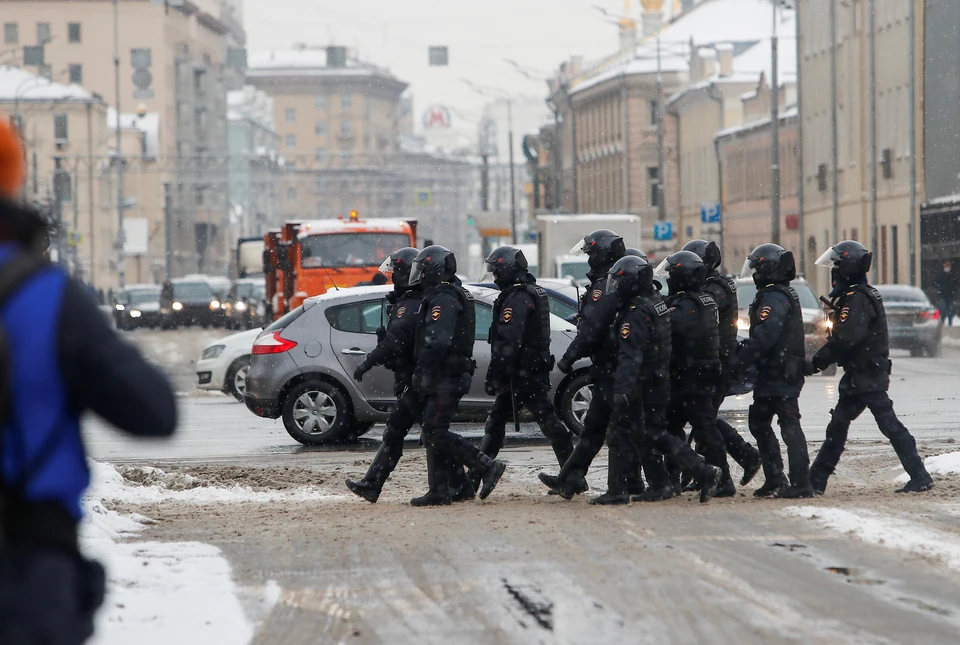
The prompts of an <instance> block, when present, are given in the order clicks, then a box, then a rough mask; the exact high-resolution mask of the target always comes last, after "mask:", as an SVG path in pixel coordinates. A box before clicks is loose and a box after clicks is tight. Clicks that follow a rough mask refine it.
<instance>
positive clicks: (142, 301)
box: [113, 284, 160, 329]
mask: <svg viewBox="0 0 960 645" xmlns="http://www.w3.org/2000/svg"><path fill="white" fill-rule="evenodd" d="M113 319H114V322H115V323H116V324H117V329H137V328H138V327H156V326H157V325H159V324H160V287H159V285H155V284H131V285H128V286H127V287H126V288H124V289H121V290H120V291H119V292H118V293H117V295H116V302H114V304H113Z"/></svg>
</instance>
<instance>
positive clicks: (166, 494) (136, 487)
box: [90, 462, 346, 504]
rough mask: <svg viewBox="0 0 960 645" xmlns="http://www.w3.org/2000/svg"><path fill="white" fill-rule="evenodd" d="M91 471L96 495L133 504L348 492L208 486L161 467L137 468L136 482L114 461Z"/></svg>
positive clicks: (331, 496) (302, 497)
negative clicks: (114, 464)
mask: <svg viewBox="0 0 960 645" xmlns="http://www.w3.org/2000/svg"><path fill="white" fill-rule="evenodd" d="M90 467H91V474H92V478H93V482H94V483H93V485H92V486H91V489H95V492H96V496H97V497H98V498H100V499H109V500H117V501H122V502H129V503H132V504H149V503H153V502H163V501H177V502H184V503H192V504H221V503H238V502H255V503H261V504H267V503H271V502H277V501H306V500H314V501H316V500H335V499H343V498H345V497H346V495H345V494H340V493H338V494H330V493H324V492H323V491H321V490H319V489H317V488H315V487H313V486H302V487H297V488H293V489H289V490H269V491H256V490H253V489H252V488H250V487H248V486H240V485H236V484H235V485H233V486H230V487H220V486H206V485H204V482H203V481H201V480H199V479H197V478H195V477H191V476H190V475H185V474H183V473H167V472H164V471H163V470H160V469H159V468H152V467H144V468H138V469H137V482H131V481H129V480H128V479H126V478H124V476H123V475H122V474H120V471H118V470H117V469H116V467H114V466H113V465H111V464H106V463H100V462H91V464H90Z"/></svg>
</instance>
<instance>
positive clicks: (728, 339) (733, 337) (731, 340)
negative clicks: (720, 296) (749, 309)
mask: <svg viewBox="0 0 960 645" xmlns="http://www.w3.org/2000/svg"><path fill="white" fill-rule="evenodd" d="M707 285H714V286H713V288H714V289H722V290H723V291H724V292H726V294H727V306H726V307H723V308H722V309H721V308H720V307H719V301H718V306H717V315H718V316H719V318H720V362H721V363H723V367H724V368H726V367H727V366H728V365H729V364H730V360H731V359H732V358H733V354H734V352H735V351H736V348H737V319H738V318H739V317H740V308H739V306H738V303H737V283H736V282H734V281H733V280H731V279H730V278H725V277H723V276H721V275H714V276H710V277H709V278H707ZM715 300H716V299H715Z"/></svg>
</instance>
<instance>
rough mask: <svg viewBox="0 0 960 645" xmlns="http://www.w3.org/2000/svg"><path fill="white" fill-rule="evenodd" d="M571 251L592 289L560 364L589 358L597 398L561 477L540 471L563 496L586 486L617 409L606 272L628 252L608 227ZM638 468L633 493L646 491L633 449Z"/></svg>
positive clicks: (612, 301)
mask: <svg viewBox="0 0 960 645" xmlns="http://www.w3.org/2000/svg"><path fill="white" fill-rule="evenodd" d="M570 253H571V255H583V254H586V255H587V258H588V263H589V265H590V271H589V272H588V273H587V277H588V278H589V279H590V288H589V289H588V290H587V292H586V293H585V294H584V295H583V298H582V299H581V304H580V324H579V326H578V329H577V336H576V338H574V340H573V342H572V343H570V345H569V346H568V347H567V351H566V352H564V354H563V357H562V358H561V359H560V360H559V361H558V362H557V368H558V369H559V370H560V371H561V372H563V373H564V374H569V373H570V372H571V371H572V370H573V365H574V363H576V362H577V361H578V360H580V359H581V358H585V357H587V356H589V357H590V360H591V365H590V371H589V376H590V383H591V386H592V389H593V398H592V399H591V400H590V407H589V408H588V409H587V414H586V417H585V418H584V421H583V431H582V432H581V433H580V441H579V442H578V443H577V448H576V449H575V450H574V453H573V455H572V456H571V458H570V459H568V460H567V462H566V463H565V464H564V465H563V467H562V468H561V469H560V474H559V475H556V476H554V475H549V474H547V473H540V481H542V482H543V483H544V484H545V485H546V486H547V487H548V488H550V489H551V491H556V492H557V493H559V494H560V495H561V496H563V497H564V498H565V499H570V498H572V497H573V495H575V494H578V493H582V492H584V491H586V490H587V482H586V479H584V476H585V475H586V472H587V469H588V468H589V467H590V463H591V462H592V461H593V458H594V457H596V456H597V453H598V452H600V448H601V447H603V441H604V437H605V436H606V432H607V425H608V424H609V423H610V413H611V411H612V410H613V379H614V370H615V369H616V365H617V344H616V341H615V340H614V338H613V334H612V333H611V328H612V326H613V323H614V320H615V319H616V315H617V307H618V301H617V297H616V294H611V293H607V291H606V287H607V272H608V271H609V270H610V267H612V266H613V265H614V263H615V262H616V261H617V260H619V259H620V258H622V257H623V256H624V254H625V253H626V246H625V245H624V243H623V238H622V237H620V236H619V235H617V234H616V233H614V232H613V231H610V230H607V229H599V230H596V231H593V232H592V233H590V234H589V235H587V236H586V237H584V238H583V239H582V240H580V241H579V242H578V243H577V244H576V245H575V246H574V247H573V248H572V249H571V250H570ZM633 456H634V459H633V461H634V464H636V468H634V469H633V470H634V471H636V472H632V473H631V484H630V486H631V488H632V490H631V491H630V492H631V493H637V494H639V493H642V492H643V488H642V480H640V472H639V464H638V457H637V456H636V451H635V449H633Z"/></svg>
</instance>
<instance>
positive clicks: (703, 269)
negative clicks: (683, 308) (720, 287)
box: [654, 251, 707, 293]
mask: <svg viewBox="0 0 960 645" xmlns="http://www.w3.org/2000/svg"><path fill="white" fill-rule="evenodd" d="M654 274H655V275H658V276H662V277H666V279H667V286H668V287H670V293H680V292H681V291H686V290H687V289H698V288H700V287H702V286H703V283H704V282H705V281H706V279H707V265H705V264H704V263H703V260H701V259H700V256H699V255H697V254H696V253H694V252H692V251H677V252H676V253H674V254H673V255H668V256H667V258H666V259H665V260H664V261H663V262H661V263H660V266H658V267H657V270H656V271H655V272H654Z"/></svg>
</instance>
